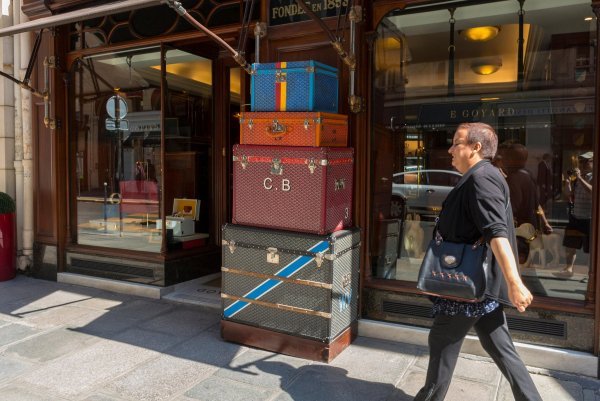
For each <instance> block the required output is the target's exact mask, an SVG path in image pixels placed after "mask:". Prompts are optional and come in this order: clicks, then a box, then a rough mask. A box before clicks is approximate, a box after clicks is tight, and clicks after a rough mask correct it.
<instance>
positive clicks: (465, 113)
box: [462, 110, 469, 118]
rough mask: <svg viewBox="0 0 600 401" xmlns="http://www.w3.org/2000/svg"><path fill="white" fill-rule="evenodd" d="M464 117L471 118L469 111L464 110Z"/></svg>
mask: <svg viewBox="0 0 600 401" xmlns="http://www.w3.org/2000/svg"><path fill="white" fill-rule="evenodd" d="M462 116H463V117H464V118H467V117H469V110H463V112H462Z"/></svg>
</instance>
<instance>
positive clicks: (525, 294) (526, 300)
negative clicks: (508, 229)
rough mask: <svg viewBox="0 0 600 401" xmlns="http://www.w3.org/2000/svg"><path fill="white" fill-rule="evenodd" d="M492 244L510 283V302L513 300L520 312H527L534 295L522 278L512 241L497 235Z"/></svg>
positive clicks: (503, 272)
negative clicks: (511, 244)
mask: <svg viewBox="0 0 600 401" xmlns="http://www.w3.org/2000/svg"><path fill="white" fill-rule="evenodd" d="M490 246H491V248H492V252H493V253H494V257H495V258H496V261H497V262H498V263H499V264H500V269H502V274H504V279H505V280H506V283H507V284H508V298H509V299H510V302H512V304H513V305H514V306H515V308H517V310H518V311H519V312H525V309H526V308H527V307H528V306H529V304H531V301H532V300H533V295H531V292H529V290H528V289H527V287H525V284H523V281H522V280H521V276H520V275H519V270H518V269H517V262H516V260H515V257H514V255H513V251H512V248H511V246H510V242H508V239H507V238H504V237H495V238H492V240H491V241H490Z"/></svg>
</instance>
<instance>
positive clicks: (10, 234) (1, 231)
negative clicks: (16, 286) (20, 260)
mask: <svg viewBox="0 0 600 401" xmlns="http://www.w3.org/2000/svg"><path fill="white" fill-rule="evenodd" d="M16 265H17V235H16V226H15V214H14V213H4V214H0V281H6V280H11V279H13V278H15V276H16V275H17V268H16Z"/></svg>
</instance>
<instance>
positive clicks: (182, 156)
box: [163, 49, 213, 250]
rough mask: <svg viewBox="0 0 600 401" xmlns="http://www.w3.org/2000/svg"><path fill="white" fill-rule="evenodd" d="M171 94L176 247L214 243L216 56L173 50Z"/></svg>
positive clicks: (169, 207)
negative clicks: (211, 239)
mask: <svg viewBox="0 0 600 401" xmlns="http://www.w3.org/2000/svg"><path fill="white" fill-rule="evenodd" d="M165 59H166V88H165V91H166V98H165V110H164V115H165V193H164V197H163V199H164V201H165V210H166V214H167V217H166V220H167V227H168V228H169V229H172V236H171V235H169V237H168V241H167V243H168V247H169V249H170V250H178V249H190V248H198V247H202V246H203V245H205V244H206V243H207V242H208V232H209V224H210V217H211V215H210V213H209V211H210V208H211V204H210V200H211V191H210V188H211V178H212V161H211V155H212V150H211V149H212V138H213V137H212V133H213V118H212V116H213V96H212V91H213V85H212V72H213V71H212V68H213V64H212V61H211V60H209V59H206V58H203V57H200V56H196V55H194V54H191V53H188V52H185V51H182V50H178V49H169V50H167V51H166V52H165Z"/></svg>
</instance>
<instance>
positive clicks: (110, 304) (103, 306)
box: [77, 291, 137, 310]
mask: <svg viewBox="0 0 600 401" xmlns="http://www.w3.org/2000/svg"><path fill="white" fill-rule="evenodd" d="M136 299H137V298H136V297H132V296H129V295H125V294H117V293H111V292H106V291H104V292H102V293H100V294H98V295H97V296H96V297H94V298H90V299H86V300H83V301H80V302H78V303H77V306H78V307H79V308H89V309H96V310H111V309H115V308H118V307H120V306H122V305H125V304H127V303H130V302H133V301H134V300H136Z"/></svg>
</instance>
